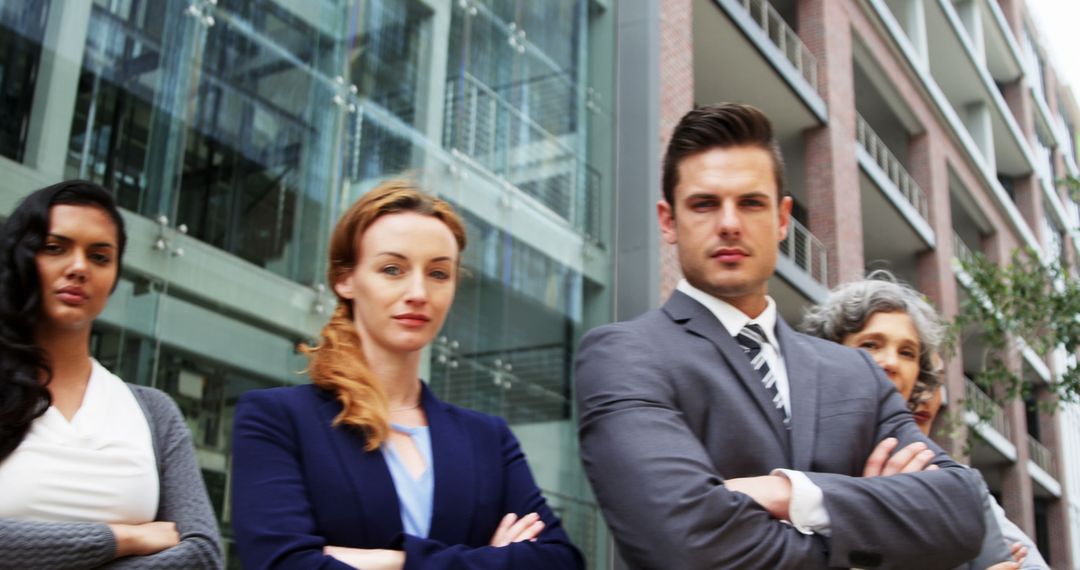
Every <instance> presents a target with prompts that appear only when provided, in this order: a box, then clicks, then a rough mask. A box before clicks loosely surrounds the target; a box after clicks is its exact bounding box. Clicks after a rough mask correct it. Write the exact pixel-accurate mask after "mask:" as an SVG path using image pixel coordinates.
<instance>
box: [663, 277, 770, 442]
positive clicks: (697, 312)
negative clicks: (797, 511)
mask: <svg viewBox="0 0 1080 570" xmlns="http://www.w3.org/2000/svg"><path fill="white" fill-rule="evenodd" d="M664 312H666V313H667V314H668V316H669V317H671V318H672V320H674V321H675V322H677V323H680V324H682V325H683V327H685V328H686V330H687V331H689V332H690V333H691V334H695V335H697V336H700V337H702V338H704V339H705V340H708V341H709V342H711V343H712V344H713V345H714V346H715V347H716V349H717V350H719V351H720V354H721V355H723V357H724V359H725V360H727V363H728V365H729V366H730V367H731V370H733V371H734V372H735V377H736V378H738V380H739V381H740V382H741V383H742V385H743V387H744V388H745V389H746V391H747V392H748V393H749V394H750V396H751V397H752V398H753V399H754V402H755V403H756V404H757V407H758V408H759V409H760V411H761V415H762V417H763V418H765V421H767V422H768V423H769V427H770V428H772V431H773V434H774V435H776V439H777V440H778V441H779V442H780V444H781V447H782V449H783V450H784V454H785V455H787V456H788V457H789V458H790V455H791V454H790V451H789V449H788V436H787V429H785V428H784V423H783V421H782V420H781V418H780V414H779V413H777V411H776V407H775V406H773V403H772V399H771V398H769V394H768V392H767V391H766V390H765V387H764V386H762V385H761V377H760V376H758V373H757V372H755V371H754V369H753V367H751V366H750V360H749V359H748V358H747V357H746V353H744V352H743V349H742V347H740V346H739V343H737V342H736V341H735V339H734V338H732V337H731V335H730V334H729V333H728V332H727V329H725V328H724V326H723V325H722V324H720V321H719V320H718V319H717V318H716V316H715V315H713V314H712V313H711V312H709V310H708V309H706V308H705V307H704V306H703V305H702V304H701V303H698V302H697V301H695V300H693V299H691V298H690V297H689V296H687V295H686V294H684V293H682V292H681V291H675V292H674V293H672V294H671V298H670V299H668V302H667V303H666V304H665V305H664ZM717 376H718V377H719V376H720V374H718V375H717Z"/></svg>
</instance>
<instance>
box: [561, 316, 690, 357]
mask: <svg viewBox="0 0 1080 570" xmlns="http://www.w3.org/2000/svg"><path fill="white" fill-rule="evenodd" d="M674 326H675V323H674V322H673V321H672V320H671V318H670V317H669V316H668V315H667V314H666V313H664V312H663V311H662V310H660V309H653V310H651V311H648V312H646V313H644V314H642V315H639V316H638V317H635V318H633V319H631V320H629V321H618V322H614V323H608V324H604V325H600V326H597V327H594V328H592V329H590V330H589V331H588V332H586V333H585V336H584V337H582V340H581V348H582V350H585V349H587V348H590V347H592V346H595V345H609V344H615V345H635V344H641V345H651V344H652V342H651V341H654V340H655V339H658V338H662V337H664V336H668V335H670V329H671V328H672V327H674Z"/></svg>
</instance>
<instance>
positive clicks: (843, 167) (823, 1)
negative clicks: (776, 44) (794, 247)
mask: <svg viewBox="0 0 1080 570" xmlns="http://www.w3.org/2000/svg"><path fill="white" fill-rule="evenodd" d="M849 8H850V6H849V5H848V4H847V3H846V2H836V1H834V0H799V5H798V12H799V26H798V27H799V37H801V38H802V40H803V42H804V43H805V44H806V47H807V48H808V49H809V50H810V52H811V53H813V54H814V57H815V58H816V59H817V62H818V89H819V91H820V92H821V96H822V98H823V99H824V100H825V104H826V105H827V106H828V109H829V122H828V124H827V125H825V126H822V127H815V128H812V129H809V130H807V131H806V133H805V135H804V137H805V143H806V147H805V148H806V159H805V160H806V196H807V201H806V202H807V205H808V206H809V210H810V211H809V226H810V228H809V229H810V232H811V233H812V234H814V235H815V236H816V237H817V238H818V239H819V240H821V242H822V243H824V244H825V249H826V250H827V251H828V252H829V268H830V272H829V273H830V275H829V286H830V287H832V286H835V285H836V284H837V283H842V282H845V281H851V280H854V279H859V278H861V277H862V276H863V273H864V268H865V260H864V257H863V227H862V199H861V196H860V193H859V165H858V161H857V159H856V157H855V144H856V142H855V85H854V69H853V67H854V62H853V59H852V45H851V42H852V39H851V21H850V15H849V14H848V13H847V10H848V9H849Z"/></svg>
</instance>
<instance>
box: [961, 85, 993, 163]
mask: <svg viewBox="0 0 1080 570" xmlns="http://www.w3.org/2000/svg"><path fill="white" fill-rule="evenodd" d="M962 113H963V120H964V126H965V127H966V128H967V131H968V133H969V134H970V135H971V138H972V140H974V141H975V146H977V147H979V153H980V154H982V158H983V162H984V164H986V167H987V168H988V169H989V171H990V172H991V173H993V172H996V171H997V157H996V155H995V154H994V128H993V126H992V124H991V122H992V120H991V118H990V107H989V106H988V105H987V104H986V103H983V102H981V101H979V102H975V103H969V104H967V105H964V108H963V109H962Z"/></svg>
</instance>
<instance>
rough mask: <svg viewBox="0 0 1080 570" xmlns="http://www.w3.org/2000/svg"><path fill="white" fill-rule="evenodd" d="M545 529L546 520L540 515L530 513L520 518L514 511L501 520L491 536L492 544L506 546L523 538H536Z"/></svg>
mask: <svg viewBox="0 0 1080 570" xmlns="http://www.w3.org/2000/svg"><path fill="white" fill-rule="evenodd" d="M543 531H544V521H542V520H540V515H538V514H536V513H529V514H527V515H525V516H523V517H521V518H520V519H519V518H517V515H515V514H514V513H508V514H507V515H506V516H504V517H503V518H502V520H501V521H499V526H498V528H496V529H495V534H494V535H493V536H492V537H491V546H494V547H496V548H497V547H500V546H506V545H508V544H511V543H514V542H521V541H523V540H536V537H538V536H540V533H541V532H543Z"/></svg>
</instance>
